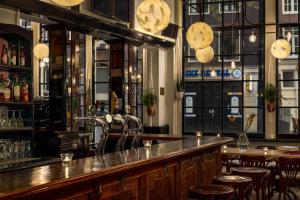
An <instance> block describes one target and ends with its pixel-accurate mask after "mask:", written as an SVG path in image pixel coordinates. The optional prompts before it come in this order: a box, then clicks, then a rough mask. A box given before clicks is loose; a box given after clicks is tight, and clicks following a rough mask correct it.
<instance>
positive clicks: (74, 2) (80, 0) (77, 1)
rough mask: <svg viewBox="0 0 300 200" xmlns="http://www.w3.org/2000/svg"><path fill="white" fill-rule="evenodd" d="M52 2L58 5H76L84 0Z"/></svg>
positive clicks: (58, 0)
mask: <svg viewBox="0 0 300 200" xmlns="http://www.w3.org/2000/svg"><path fill="white" fill-rule="evenodd" d="M52 1H53V2H54V3H56V4H57V5H60V6H66V7H67V6H77V5H79V4H81V3H82V2H83V1H84V0H52Z"/></svg>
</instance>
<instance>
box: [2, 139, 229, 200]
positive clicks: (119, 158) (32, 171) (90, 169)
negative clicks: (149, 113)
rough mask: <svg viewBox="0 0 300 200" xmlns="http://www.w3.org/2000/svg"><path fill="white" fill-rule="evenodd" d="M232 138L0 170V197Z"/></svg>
mask: <svg viewBox="0 0 300 200" xmlns="http://www.w3.org/2000/svg"><path fill="white" fill-rule="evenodd" d="M232 141H233V139H232V138H225V137H219V138H217V137H203V138H202V140H197V139H196V138H192V139H183V140H178V141H170V142H166V143H161V144H157V145H152V147H151V148H150V149H149V150H146V149H145V148H143V147H142V148H138V149H135V150H126V151H123V152H117V153H110V154H105V155H104V156H102V157H101V158H100V157H96V156H95V157H87V158H82V159H78V160H74V161H73V162H72V165H71V166H70V167H64V166H62V165H61V163H56V164H51V165H45V166H41V167H35V168H29V169H24V170H20V171H15V172H10V173H4V174H0V199H5V197H9V196H10V195H22V194H26V192H29V191H31V192H32V191H33V190H34V191H42V190H46V189H49V188H56V187H60V186H61V185H64V184H68V182H70V183H72V182H77V181H82V180H89V179H93V178H99V177H104V176H106V175H112V174H114V173H118V172H122V171H126V170H129V169H130V170H131V169H135V168H138V167H144V166H146V165H149V166H150V165H152V164H155V163H160V162H162V161H168V159H170V160H171V159H176V158H177V157H178V158H179V157H181V156H184V155H188V154H190V153H196V152H199V151H202V150H207V149H209V148H215V147H217V146H221V145H222V144H225V143H230V142H232Z"/></svg>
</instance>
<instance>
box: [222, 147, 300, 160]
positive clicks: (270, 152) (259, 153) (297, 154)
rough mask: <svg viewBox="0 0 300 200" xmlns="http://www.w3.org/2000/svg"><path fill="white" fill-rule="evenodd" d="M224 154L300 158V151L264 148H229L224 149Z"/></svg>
mask: <svg viewBox="0 0 300 200" xmlns="http://www.w3.org/2000/svg"><path fill="white" fill-rule="evenodd" d="M221 153H222V154H226V155H229V156H237V157H238V156H241V155H249V156H264V157H266V158H269V159H277V158H279V157H291V158H300V152H284V151H279V150H272V149H270V150H263V149H246V150H243V151H241V150H240V149H238V148H227V149H222V151H221Z"/></svg>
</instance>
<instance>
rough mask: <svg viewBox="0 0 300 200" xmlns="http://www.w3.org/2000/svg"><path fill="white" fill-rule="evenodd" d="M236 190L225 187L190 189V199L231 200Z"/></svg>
mask: <svg viewBox="0 0 300 200" xmlns="http://www.w3.org/2000/svg"><path fill="white" fill-rule="evenodd" d="M233 193H234V189H233V188H232V187H229V186H224V185H204V186H192V187H190V197H191V198H195V199H199V198H217V199H223V200H227V199H231V198H232V197H233Z"/></svg>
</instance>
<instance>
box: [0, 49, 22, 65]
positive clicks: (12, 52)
mask: <svg viewBox="0 0 300 200" xmlns="http://www.w3.org/2000/svg"><path fill="white" fill-rule="evenodd" d="M0 63H1V64H3V65H10V66H17V65H18V60H17V48H16V47H15V45H11V46H9V47H6V45H5V44H3V45H2V48H1V58H0ZM19 63H20V66H21V67H24V66H25V65H26V58H25V52H24V47H23V46H21V49H20V61H19Z"/></svg>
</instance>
